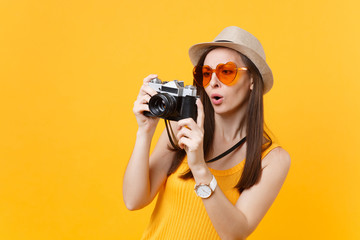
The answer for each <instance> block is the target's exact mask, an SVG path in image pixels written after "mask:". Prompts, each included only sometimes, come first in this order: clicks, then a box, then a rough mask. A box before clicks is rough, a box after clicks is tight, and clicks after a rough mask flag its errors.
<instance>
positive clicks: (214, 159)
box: [206, 136, 246, 163]
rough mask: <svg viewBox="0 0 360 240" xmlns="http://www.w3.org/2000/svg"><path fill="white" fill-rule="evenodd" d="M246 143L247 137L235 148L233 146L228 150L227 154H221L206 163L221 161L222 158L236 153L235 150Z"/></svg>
mask: <svg viewBox="0 0 360 240" xmlns="http://www.w3.org/2000/svg"><path fill="white" fill-rule="evenodd" d="M245 141H246V136H245V137H243V138H242V139H241V140H240V141H239V142H238V143H236V144H235V145H234V146H232V147H231V148H229V149H228V150H226V151H225V152H223V153H222V154H220V155H219V156H217V157H214V158H213V159H210V160H209V161H206V162H207V163H209V162H215V161H216V160H219V159H220V158H223V157H225V156H226V155H228V154H229V153H231V152H232V151H234V150H235V149H237V148H238V147H241V146H242V145H243V144H244V143H245Z"/></svg>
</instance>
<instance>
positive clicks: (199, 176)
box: [190, 163, 213, 184]
mask: <svg viewBox="0 0 360 240" xmlns="http://www.w3.org/2000/svg"><path fill="white" fill-rule="evenodd" d="M190 169H191V172H192V174H193V176H194V179H195V182H196V183H197V184H208V183H210V181H211V179H212V177H213V175H212V173H211V172H210V170H209V168H208V167H207V165H206V164H205V163H204V164H197V165H193V166H191V167H190Z"/></svg>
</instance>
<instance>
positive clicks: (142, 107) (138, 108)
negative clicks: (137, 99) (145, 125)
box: [133, 103, 150, 114]
mask: <svg viewBox="0 0 360 240" xmlns="http://www.w3.org/2000/svg"><path fill="white" fill-rule="evenodd" d="M145 111H146V112H149V111H150V109H149V105H148V104H141V103H135V104H134V108H133V112H134V113H140V114H143V113H144V112H145Z"/></svg>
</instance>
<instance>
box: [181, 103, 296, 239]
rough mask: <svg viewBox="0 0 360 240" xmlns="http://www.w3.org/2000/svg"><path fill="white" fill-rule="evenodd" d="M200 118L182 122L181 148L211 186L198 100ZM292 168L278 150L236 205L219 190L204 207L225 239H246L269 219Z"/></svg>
mask: <svg viewBox="0 0 360 240" xmlns="http://www.w3.org/2000/svg"><path fill="white" fill-rule="evenodd" d="M197 105H198V118H197V122H196V123H195V122H194V121H193V120H192V119H184V120H181V121H179V122H178V130H179V131H178V134H177V137H178V139H179V146H180V147H182V148H184V149H185V150H186V153H187V158H188V163H189V167H190V169H191V172H192V174H193V176H194V179H195V182H196V184H209V183H210V181H211V180H212V177H213V176H212V174H211V172H210V170H209V168H208V167H207V165H206V163H205V161H204V156H203V148H202V145H203V135H204V134H203V132H204V130H203V122H204V120H203V119H204V114H203V107H202V104H201V102H200V101H199V100H198V101H197ZM289 167H290V156H289V154H288V153H287V152H286V151H285V150H283V149H282V148H275V149H273V150H272V151H270V153H268V154H267V156H266V157H265V158H264V159H263V160H262V174H261V176H260V179H259V181H258V183H257V184H255V185H253V186H252V187H251V188H250V189H247V190H244V191H243V192H242V194H241V195H240V197H239V199H238V201H237V203H236V204H235V206H234V205H233V204H232V203H231V202H230V201H229V200H228V199H227V198H226V196H225V195H224V193H223V192H222V191H221V189H220V188H219V187H217V188H216V189H215V192H214V193H213V194H212V195H211V196H210V197H209V198H208V199H203V203H204V206H205V208H206V211H207V213H208V215H209V217H210V220H211V222H212V224H213V226H214V227H215V230H216V231H217V233H218V234H219V236H220V237H221V239H246V238H247V237H248V236H249V235H250V234H251V233H252V232H253V231H254V230H255V228H256V226H257V225H258V224H259V223H260V221H261V219H262V218H263V217H264V216H265V214H266V212H267V211H268V209H269V208H270V206H271V204H272V203H273V201H274V200H275V198H276V196H277V195H278V193H279V191H280V188H281V186H282V184H283V183H284V181H285V178H286V175H287V173H288V171H289Z"/></svg>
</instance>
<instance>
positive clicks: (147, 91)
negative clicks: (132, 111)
mask: <svg viewBox="0 0 360 240" xmlns="http://www.w3.org/2000/svg"><path fill="white" fill-rule="evenodd" d="M155 94H157V92H156V91H155V90H154V89H153V88H151V87H150V86H149V85H145V84H143V85H142V86H141V88H140V93H139V95H138V98H139V99H140V98H142V97H143V96H146V95H148V96H154V95H155Z"/></svg>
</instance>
